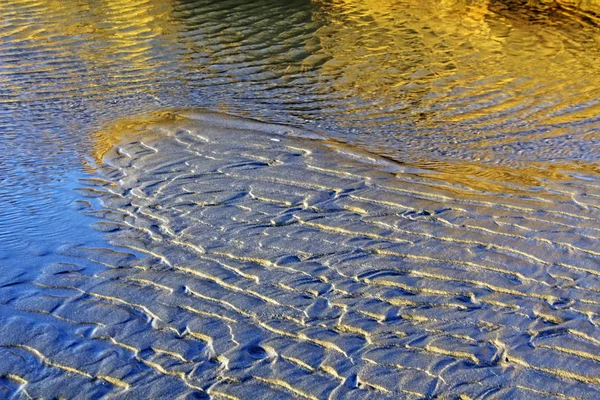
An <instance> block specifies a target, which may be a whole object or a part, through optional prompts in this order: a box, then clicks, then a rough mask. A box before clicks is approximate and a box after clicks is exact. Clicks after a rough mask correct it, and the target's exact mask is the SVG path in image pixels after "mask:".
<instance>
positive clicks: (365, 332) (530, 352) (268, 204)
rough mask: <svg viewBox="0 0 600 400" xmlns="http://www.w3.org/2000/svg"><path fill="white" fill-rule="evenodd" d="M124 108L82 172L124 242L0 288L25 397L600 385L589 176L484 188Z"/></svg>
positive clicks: (229, 126)
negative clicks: (122, 123) (118, 125)
mask: <svg viewBox="0 0 600 400" xmlns="http://www.w3.org/2000/svg"><path fill="white" fill-rule="evenodd" d="M129 126H130V129H129V130H128V131H120V132H119V133H118V134H116V133H114V132H112V133H113V135H112V136H111V132H110V131H106V132H104V133H103V135H104V136H101V137H100V138H99V141H98V143H99V145H98V148H97V153H96V156H98V157H99V158H100V159H101V160H102V162H101V168H100V169H99V171H98V173H97V178H94V179H86V180H82V181H80V187H79V188H78V191H79V193H80V194H81V195H82V196H84V197H86V198H87V199H88V200H82V201H80V202H79V203H78V204H79V205H80V206H81V207H80V211H81V212H83V213H85V214H87V215H91V216H93V217H94V218H96V219H97V222H96V223H95V224H94V227H95V228H96V229H97V230H98V231H100V232H102V234H103V235H105V237H106V238H107V241H108V242H110V244H111V246H106V247H89V246H86V245H85V244H78V243H73V244H69V245H64V246H63V248H61V249H60V254H61V255H62V257H64V258H65V260H66V259H69V260H70V261H68V262H67V261H64V262H56V263H52V264H49V265H47V266H45V267H44V268H43V269H42V270H41V271H40V273H39V276H37V277H36V278H35V279H34V280H32V281H19V279H18V277H15V279H14V281H13V282H11V284H10V285H8V284H5V285H3V287H2V288H0V298H1V299H2V304H3V305H2V306H0V307H2V308H5V307H10V312H2V313H0V318H1V319H2V320H1V321H0V322H1V323H0V330H1V332H0V357H1V359H2V360H3V361H2V362H1V363H0V375H2V376H4V378H3V380H4V381H3V390H4V391H5V392H6V391H7V390H8V391H10V390H12V395H14V397H15V398H38V397H48V396H50V395H51V397H57V396H64V397H70V398H76V397H79V398H91V397H95V396H100V395H106V396H108V398H111V397H118V398H141V397H143V396H146V397H150V398H160V397H169V398H176V397H178V396H184V397H185V396H192V398H203V397H208V396H210V397H213V398H249V397H252V398H273V397H274V396H275V397H276V398H287V397H290V398H305V399H321V398H340V399H341V398H344V399H348V398H356V399H359V398H360V399H362V398H373V399H382V398H390V399H392V398H395V399H397V398H410V399H412V398H415V399H417V398H459V397H461V396H462V397H461V398H483V397H491V398H514V399H516V398H522V399H533V398H540V399H541V398H547V397H569V398H595V397H597V396H598V394H599V392H600V368H599V367H598V362H599V361H600V358H599V357H598V353H599V346H600V340H599V339H598V337H600V335H599V331H598V328H597V326H596V323H597V319H598V312H599V311H600V293H599V291H598V287H600V282H599V281H600V265H599V258H598V256H599V253H598V251H597V247H596V246H595V243H597V240H598V236H600V229H599V228H598V217H599V216H600V208H599V203H600V186H598V185H597V184H596V183H595V182H593V181H586V180H580V182H578V184H577V185H574V184H573V182H572V181H571V182H561V181H560V179H555V180H547V181H546V183H545V185H544V186H543V187H541V186H538V187H535V188H531V187H529V188H526V187H521V188H519V187H516V186H514V187H513V189H514V191H513V193H511V194H505V193H498V192H494V191H491V190H488V191H484V190H481V189H480V188H473V187H472V186H469V185H467V184H464V183H457V182H448V181H447V180H445V179H439V178H436V177H435V175H434V174H432V173H431V171H425V170H422V169H419V168H416V167H410V166H407V165H402V164H400V163H397V162H394V161H390V160H388V159H385V158H381V157H378V156H376V155H373V154H370V153H367V152H365V151H364V150H360V149H358V148H353V147H352V146H348V145H343V144H341V143H334V142H331V141H329V140H324V139H323V138H322V137H320V136H319V135H318V134H316V133H313V132H307V131H303V130H300V129H297V128H292V127H287V126H282V125H272V124H265V123H260V122H258V121H253V120H248V119H243V118H238V117H232V116H227V115H222V114H217V113H207V112H204V111H195V110H182V111H178V112H169V113H165V114H163V116H162V117H161V118H158V119H155V120H154V121H153V122H144V123H140V124H139V125H135V124H130V125H129ZM492 187H493V186H492ZM24 293H25V294H26V295H24ZM6 394H8V395H10V393H9V392H6ZM186 398H190V397H186Z"/></svg>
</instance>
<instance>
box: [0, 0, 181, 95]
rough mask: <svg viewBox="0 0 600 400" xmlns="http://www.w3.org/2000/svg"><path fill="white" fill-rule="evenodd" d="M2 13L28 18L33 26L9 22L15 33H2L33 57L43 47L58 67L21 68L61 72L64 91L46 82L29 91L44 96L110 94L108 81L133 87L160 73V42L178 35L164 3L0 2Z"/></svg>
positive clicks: (145, 89) (22, 64) (109, 0)
mask: <svg viewBox="0 0 600 400" xmlns="http://www.w3.org/2000/svg"><path fill="white" fill-rule="evenodd" d="M0 13H2V15H4V16H12V15H15V16H17V17H19V16H20V15H28V16H29V18H30V19H29V20H28V21H27V22H28V23H23V22H21V23H19V24H11V23H10V21H9V22H7V24H6V26H4V27H3V28H8V29H10V30H11V31H9V32H3V33H4V34H5V35H7V36H9V37H10V38H11V40H12V41H14V42H16V43H20V44H25V43H26V44H30V45H31V46H32V48H33V50H32V51H34V52H39V51H40V49H39V47H40V46H43V47H44V50H45V51H47V52H48V53H49V54H50V55H51V56H52V57H53V58H54V60H55V62H54V64H52V62H51V61H52V60H51V59H49V60H44V62H43V63H42V64H41V65H37V64H36V63H37V61H36V62H33V63H30V61H29V60H27V59H23V60H20V61H21V62H20V63H19V65H18V68H23V67H33V68H36V69H39V68H43V69H45V70H47V71H52V70H53V66H56V67H57V70H56V71H54V72H56V73H59V74H61V76H60V78H61V79H62V86H61V87H60V89H57V88H56V86H55V85H54V86H53V85H51V83H48V85H45V84H44V82H38V84H37V85H36V86H35V87H30V88H27V90H28V92H30V93H33V92H35V91H38V92H39V93H40V94H42V95H44V94H45V95H49V94H50V93H53V92H66V91H69V90H81V89H83V90H84V91H85V92H84V93H85V94H88V95H89V94H102V93H105V92H109V91H111V89H113V90H114V88H110V82H108V81H107V79H108V78H109V76H107V75H110V79H111V80H112V81H113V82H119V81H120V80H127V81H125V83H127V85H129V86H133V83H134V82H132V81H135V80H138V81H141V80H142V79H143V77H146V76H150V75H152V74H156V73H158V72H159V70H160V67H161V65H160V64H161V63H160V62H159V61H157V55H158V54H159V53H158V52H159V51H161V49H160V48H157V43H156V42H155V41H156V40H157V38H160V41H161V44H162V45H165V44H166V43H164V41H165V40H170V39H169V37H170V36H169V33H171V32H172V31H173V24H172V23H171V20H170V17H171V13H172V10H171V3H170V2H169V1H161V0H99V1H95V2H92V3H90V2H88V1H83V0H62V1H58V0H33V1H28V2H27V3H24V2H16V3H15V2H0ZM171 40H172V39H171ZM46 63H49V64H48V65H47V64H46ZM115 65H119V66H120V69H121V72H122V73H121V74H116V75H115V73H114V71H115V68H114V66H115ZM109 66H110V67H111V68H110V69H108V67H109ZM108 71H110V73H109V72H108ZM65 74H67V75H66V76H65ZM107 86H109V87H107ZM137 90H139V91H142V92H150V91H151V89H150V88H149V87H148V85H139V87H138V88H137ZM41 97H44V96H41Z"/></svg>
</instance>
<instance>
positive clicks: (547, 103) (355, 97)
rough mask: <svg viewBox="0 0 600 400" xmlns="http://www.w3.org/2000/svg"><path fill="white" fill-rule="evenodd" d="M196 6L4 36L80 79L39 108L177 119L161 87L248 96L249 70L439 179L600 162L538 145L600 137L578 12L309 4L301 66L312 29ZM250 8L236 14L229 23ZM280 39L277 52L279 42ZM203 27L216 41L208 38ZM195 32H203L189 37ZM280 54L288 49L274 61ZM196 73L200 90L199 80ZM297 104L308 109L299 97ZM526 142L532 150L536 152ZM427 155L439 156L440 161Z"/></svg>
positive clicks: (42, 89) (459, 3)
mask: <svg viewBox="0 0 600 400" xmlns="http://www.w3.org/2000/svg"><path fill="white" fill-rule="evenodd" d="M196 3H197V4H196ZM196 3H193V4H192V6H193V7H192V6H190V7H188V6H187V5H186V6H185V7H183V3H180V2H177V1H166V2H164V1H158V0H148V1H146V0H135V1H122V0H103V1H101V2H99V3H96V4H94V6H91V5H90V4H89V3H87V2H83V1H75V0H74V1H66V2H59V1H43V2H42V1H34V2H31V4H29V6H28V7H31V8H32V9H33V8H36V9H37V13H38V14H40V15H44V16H45V17H46V20H45V21H44V24H43V25H42V24H37V23H26V22H25V21H21V23H18V24H16V23H13V24H5V25H4V26H3V34H4V36H10V37H12V38H18V40H19V41H21V42H32V43H33V42H36V43H38V42H39V43H42V42H45V43H50V45H49V48H51V49H52V50H53V51H56V52H59V53H60V54H61V57H63V58H64V59H65V60H67V59H68V60H69V62H70V63H79V64H81V65H80V66H79V67H77V68H75V69H65V70H63V69H61V65H60V62H58V63H57V64H56V65H55V66H53V65H50V64H49V65H45V66H43V68H46V70H54V72H55V73H56V74H61V75H63V74H64V76H66V77H67V79H66V81H65V82H63V84H62V85H52V84H48V85H45V84H43V83H38V85H37V86H34V87H29V88H27V91H28V93H29V95H30V96H33V95H37V97H38V98H43V97H47V98H53V97H60V96H79V95H80V93H81V91H83V93H85V95H99V96H105V97H110V96H115V95H116V96H123V97H127V96H129V97H133V96H137V95H139V93H148V94H150V95H152V96H155V97H156V98H166V99H167V100H166V101H165V102H164V104H166V105H167V107H165V108H169V107H168V105H169V101H168V98H169V96H172V95H173V93H169V94H165V93H164V92H161V91H160V89H158V88H157V87H156V86H155V85H154V84H152V82H153V80H154V79H156V77H157V76H158V77H160V76H161V75H163V74H169V73H172V74H176V73H181V76H180V78H179V79H180V80H181V82H183V83H184V84H185V85H189V86H190V87H191V86H193V85H198V84H202V83H203V82H205V81H207V80H209V79H220V78H222V77H223V76H226V77H228V78H231V82H232V83H231V85H232V86H231V87H230V88H229V90H230V91H235V90H240V89H239V87H242V89H241V91H244V90H246V89H244V85H245V84H246V81H245V80H244V79H246V75H247V74H244V73H240V75H236V72H235V70H236V68H238V67H240V65H241V67H240V69H241V70H244V68H246V69H248V68H254V69H256V70H259V71H260V72H261V73H264V74H267V73H269V74H271V75H261V77H260V79H264V80H268V79H275V78H277V79H279V78H281V79H291V80H290V82H291V83H289V84H290V85H294V83H293V82H294V81H293V79H304V80H306V82H308V83H306V84H307V85H308V86H309V89H310V91H311V92H312V93H318V94H319V95H321V98H324V99H325V102H324V104H320V105H319V106H318V107H317V106H315V107H316V108H320V110H321V112H323V113H325V114H330V118H331V119H332V120H335V121H336V123H338V125H339V126H340V127H342V128H343V127H344V126H346V127H353V126H360V127H364V128H367V129H368V132H369V134H367V135H360V134H359V135H356V136H355V137H344V138H342V140H346V139H348V140H349V141H352V142H353V143H355V144H357V145H359V146H362V147H365V148H367V149H368V150H369V151H371V152H374V153H378V154H381V155H384V156H387V157H392V158H394V159H395V160H398V161H401V162H404V163H408V164H411V163H412V164H414V165H417V166H419V167H423V168H425V169H427V170H432V171H433V172H434V173H435V175H436V176H437V177H438V178H442V177H443V179H446V180H455V181H456V182H460V183H462V184H466V185H470V186H473V187H475V188H477V189H478V190H493V191H506V190H511V189H510V188H509V187H508V186H512V185H517V186H538V185H543V184H544V181H545V180H548V179H569V177H570V176H571V175H572V172H576V173H583V174H595V173H596V172H597V166H596V165H595V164H594V163H592V162H590V160H587V161H586V160H579V157H578V153H576V152H574V150H573V149H572V148H570V147H565V148H562V147H561V148H556V149H555V148H553V147H552V146H553V145H552V144H549V145H547V146H546V147H544V146H543V145H540V144H543V142H544V141H545V140H552V139H557V140H558V142H559V143H562V142H564V143H567V142H568V141H569V140H570V139H566V137H568V136H574V137H575V139H577V140H581V141H583V142H585V141H589V140H592V139H595V138H597V137H598V136H599V135H598V132H600V123H598V122H597V121H596V119H597V118H598V116H599V115H600V97H599V95H598V93H600V87H599V86H600V64H599V63H598V62H597V55H598V54H600V33H599V32H600V31H599V29H598V26H597V25H596V24H595V23H594V22H593V20H594V18H595V17H594V16H593V14H585V16H584V17H581V15H580V13H578V12H576V11H574V10H575V9H573V8H569V7H559V6H557V4H559V3H556V2H541V1H538V2H519V3H516V2H511V1H495V0H470V1H469V0H444V1H420V2H412V1H397V0H377V1H376V0H365V1H360V2H359V1H352V0H334V1H323V0H313V1H312V2H308V1H307V2H302V4H299V7H300V8H302V9H303V10H305V11H306V10H310V13H311V15H312V17H311V18H310V19H306V20H305V21H303V22H301V23H300V25H302V24H304V25H306V26H307V27H310V28H307V29H308V31H306V32H304V33H303V35H304V36H302V35H299V36H302V37H303V39H301V40H300V42H301V43H302V47H303V49H302V50H303V51H304V55H303V56H301V57H300V56H298V54H300V53H294V56H291V55H290V54H291V52H292V51H295V50H296V49H295V48H293V47H292V48H286V47H285V45H288V44H289V45H290V46H292V44H293V43H295V42H293V40H291V39H290V37H289V36H290V32H293V31H294V29H298V25H299V21H297V20H293V21H292V19H293V18H291V17H290V21H289V26H287V25H286V18H284V16H279V17H280V18H279V19H277V18H278V17H277V15H273V16H269V17H268V18H267V19H266V20H260V21H259V22H256V23H253V22H248V23H239V24H237V25H236V24H233V23H230V22H229V20H228V19H227V18H230V20H231V21H234V20H235V19H236V18H238V19H241V18H242V17H243V15H239V16H238V15H237V14H234V15H233V16H227V15H226V16H225V17H224V16H223V15H221V14H219V13H224V12H225V13H226V12H228V10H227V7H225V9H224V10H225V11H223V10H217V11H214V16H213V14H212V13H204V14H198V15H196V14H194V13H193V11H194V8H195V7H197V8H202V7H209V6H208V5H207V4H208V3H207V4H205V3H206V2H201V1H200V2H196ZM238 3H239V4H238ZM595 3H596V0H589V1H587V2H585V4H583V5H582V6H581V8H582V9H588V10H589V9H591V8H593V7H594V6H595ZM240 4H243V2H234V3H232V7H231V9H232V10H233V9H236V7H237V6H239V5H240ZM560 4H563V5H564V4H568V5H572V4H574V2H573V1H571V0H561V3H560ZM277 5H278V3H277V2H276V3H274V4H273V7H275V6H277ZM234 6H235V7H234ZM259 6H260V7H263V6H264V5H262V4H259V5H257V7H259ZM8 7H10V6H9V5H8V4H7V3H3V4H1V5H0V11H2V12H3V13H4V14H6V15H11V16H12V17H13V18H19V17H18V15H17V14H18V13H17V14H16V13H15V12H14V10H12V11H11V10H8ZM182 7H183V8H182ZM210 7H212V5H210ZM210 7H209V9H210ZM252 10H253V9H251V8H248V7H245V8H243V10H242V12H243V13H249V14H251V13H252V12H253V11H252ZM231 12H232V13H233V11H231ZM236 12H237V11H236ZM65 16H71V18H65ZM294 18H296V17H294ZM297 18H303V17H297ZM224 21H225V22H224ZM277 24H279V26H277V28H273V29H274V30H273V32H272V33H269V34H268V35H267V36H268V38H269V39H268V40H267V36H265V35H266V34H265V32H266V29H267V28H268V27H272V26H275V25H277ZM205 25H206V26H208V27H209V28H207V29H206V30H203V29H204V28H203V27H204V26H205ZM7 27H10V28H7ZM198 27H201V28H199V30H198V32H192V33H190V32H188V31H189V30H190V29H196V28H198ZM6 29H10V30H11V31H10V32H7V31H6ZM257 37H258V38H259V39H260V40H258V39H257ZM59 41H60V46H59V45H55V43H59ZM257 41H258V42H262V41H266V42H265V48H264V49H262V48H259V49H258V50H257V49H256V46H257V43H258V42H257ZM290 43H291V44H290ZM259 44H260V43H259ZM277 45H281V46H284V47H282V48H283V50H280V51H279V52H278V51H277V50H273V48H276V47H277ZM253 46H254V47H253ZM182 49H184V50H182ZM249 49H250V50H249ZM288 53H290V54H288ZM249 54H251V56H249ZM244 57H247V58H244ZM248 57H250V58H248ZM260 57H264V59H262V60H260ZM240 60H241V61H240ZM257 60H258V61H257ZM236 63H238V64H240V65H238V64H236ZM244 63H246V64H244ZM115 66H117V67H116V68H115ZM24 67H28V68H31V69H39V68H41V67H39V66H37V65H36V62H35V61H32V62H28V61H27V60H23V62H22V63H21V64H20V65H19V68H24ZM108 70H110V71H111V72H110V74H106V72H105V71H108ZM115 71H116V72H115ZM199 71H200V72H202V73H203V74H204V75H203V78H194V77H195V76H196V75H194V74H196V73H198V72H199ZM252 79H258V78H252ZM252 79H250V80H249V82H252V83H254V82H253V81H252ZM111 82H112V83H111ZM219 83H220V81H219ZM267 84H268V82H267ZM0 85H2V87H3V88H4V89H6V90H7V91H10V92H23V91H25V90H26V88H25V86H23V85H18V84H17V83H16V81H14V80H11V79H2V78H0ZM236 85H237V86H236ZM124 87H126V89H124ZM236 87H237V88H236ZM76 90H77V91H78V92H77V93H76V94H73V93H74V92H75V91H76ZM298 90H299V91H300V92H302V90H303V89H298ZM178 95H180V96H182V97H185V96H186V94H185V93H179V94H178ZM253 96H256V97H259V96H263V98H262V99H261V100H264V103H265V107H264V108H265V110H266V111H265V115H266V117H267V119H269V117H270V114H269V110H268V108H269V104H270V103H269V99H268V96H269V94H265V93H264V92H260V91H258V92H252V91H251V90H248V97H249V98H252V97H253ZM265 97H266V100H265ZM283 99H286V97H283ZM272 100H273V101H281V98H280V97H278V95H275V96H274V97H273V99H272ZM7 101H8V100H7ZM294 101H297V102H300V103H302V102H303V101H306V102H310V100H303V99H302V98H301V97H300V98H299V99H298V100H294ZM232 105H234V107H231V106H232ZM219 108H220V109H225V110H227V109H229V108H232V109H233V112H234V113H235V111H236V110H239V109H240V108H242V107H241V105H240V104H232V103H228V102H226V101H221V102H220V103H219ZM277 112H278V111H273V113H277ZM258 117H261V116H258ZM305 117H306V119H308V120H310V119H311V117H312V115H311V114H310V113H307V114H306V116H305ZM125 119H128V120H129V122H128V123H125V124H123V123H122V122H113V123H110V124H109V125H110V126H111V127H112V128H114V127H117V129H115V130H116V131H118V132H121V131H123V130H124V129H122V126H128V127H130V126H131V124H132V122H131V121H132V120H135V117H127V118H125ZM274 119H275V120H276V119H277V118H274ZM104 122H106V121H104ZM282 122H284V121H282ZM575 123H578V124H580V126H581V128H577V127H574V126H575V125H574V124H575ZM390 124H399V125H400V126H401V127H402V126H406V125H407V124H408V125H409V126H410V130H409V131H406V132H404V131H403V130H402V128H396V130H395V131H393V132H392V133H389V132H386V133H384V134H381V135H379V136H378V135H377V129H378V127H379V126H383V125H390ZM104 132H106V130H104ZM101 136H102V137H103V139H102V142H101V143H100V144H99V146H97V147H98V148H101V149H102V150H101V151H99V152H97V153H96V156H95V158H96V160H98V159H99V158H98V154H102V153H103V152H104V151H105V150H106V148H107V146H109V145H110V144H109V143H110V142H111V141H110V140H107V139H106V138H107V137H109V136H110V135H108V136H107V135H106V134H103V135H101ZM334 139H337V138H334ZM523 143H526V144H528V143H531V146H529V147H526V148H525V149H524V150H523V149H521V148H520V147H522V144H523ZM430 149H435V150H436V151H437V152H438V153H436V154H434V153H431V154H429V153H428V151H429V150H430ZM515 149H516V150H515ZM411 153H414V154H417V155H416V156H414V154H411ZM439 154H446V155H447V156H444V157H445V159H444V157H441V158H440V157H439ZM561 171H563V172H561ZM507 185H508V186H507Z"/></svg>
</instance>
